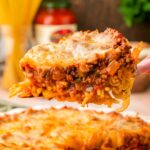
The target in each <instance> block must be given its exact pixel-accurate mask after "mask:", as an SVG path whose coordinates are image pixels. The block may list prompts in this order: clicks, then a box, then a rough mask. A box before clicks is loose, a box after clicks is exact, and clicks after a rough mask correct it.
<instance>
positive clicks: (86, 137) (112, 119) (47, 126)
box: [0, 108, 150, 150]
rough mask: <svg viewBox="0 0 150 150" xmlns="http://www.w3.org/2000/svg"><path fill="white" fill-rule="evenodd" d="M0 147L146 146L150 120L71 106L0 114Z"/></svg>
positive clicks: (80, 149) (130, 149) (87, 149)
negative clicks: (82, 109) (145, 120)
mask: <svg viewBox="0 0 150 150" xmlns="http://www.w3.org/2000/svg"><path fill="white" fill-rule="evenodd" d="M0 149H1V150H5V149H6V150H20V149H21V150H24V149H25V150H26V149H28V150H30V149H33V150H149V149H150V124H148V123H146V122H144V121H142V120H141V119H140V118H138V117H123V116H122V115H120V114H119V113H115V112H112V113H108V114H106V113H103V112H95V111H79V110H75V109H71V108H61V109H58V110H57V109H54V108H51V109H45V110H32V109H29V110H26V111H24V112H22V113H19V114H13V115H5V116H3V117H0Z"/></svg>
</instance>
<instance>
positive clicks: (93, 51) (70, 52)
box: [21, 29, 122, 65]
mask: <svg viewBox="0 0 150 150" xmlns="http://www.w3.org/2000/svg"><path fill="white" fill-rule="evenodd" d="M119 36H120V33H119V32H118V31H115V30H112V29H111V30H110V29H107V30H106V31H105V32H102V33H99V32H98V31H93V32H88V31H87V32H82V31H80V32H76V33H74V34H73V35H71V36H69V37H67V38H64V39H62V40H61V41H60V42H59V43H58V44H55V43H49V44H44V45H38V46H35V47H33V48H32V49H31V50H29V52H28V53H27V54H26V55H25V57H24V58H23V59H22V60H21V63H24V62H29V61H30V62H31V61H32V62H33V63H34V64H36V65H56V64H59V65H67V64H72V63H78V62H79V63H80V62H84V61H86V62H87V61H89V62H90V61H93V60H94V59H96V57H97V56H99V57H105V54H106V52H108V51H112V50H114V45H116V43H117V40H116V39H117V38H118V37H119ZM121 38H122V37H121ZM114 51H115V50H114Z"/></svg>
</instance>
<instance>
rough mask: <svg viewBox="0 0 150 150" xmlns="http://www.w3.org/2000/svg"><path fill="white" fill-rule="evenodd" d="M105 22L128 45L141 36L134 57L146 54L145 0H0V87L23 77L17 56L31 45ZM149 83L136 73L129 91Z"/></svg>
mask: <svg viewBox="0 0 150 150" xmlns="http://www.w3.org/2000/svg"><path fill="white" fill-rule="evenodd" d="M107 27H111V28H115V29H117V30H119V31H120V32H121V33H122V34H123V35H124V36H125V37H127V38H128V39H129V40H130V42H131V44H132V45H133V46H134V45H135V44H136V43H137V42H139V41H143V42H144V49H143V51H142V53H141V55H140V58H139V61H141V60H142V59H144V58H145V57H146V56H148V55H150V43H149V42H150V0H0V91H3V90H4V89H5V90H6V91H7V90H8V88H9V87H10V86H11V85H12V84H14V83H16V82H18V81H21V80H23V78H24V76H23V74H22V72H21V70H20V68H19V60H20V58H21V57H22V56H23V55H24V54H25V52H26V51H27V50H28V49H30V48H31V47H32V46H34V45H36V44H41V43H48V42H58V41H59V39H60V38H61V37H63V36H66V35H68V34H71V33H73V32H75V31H77V30H95V29H98V30H100V31H103V30H105V29H106V28H107ZM139 85H140V86H139ZM149 87H150V77H149V75H140V76H138V77H136V81H135V84H134V87H133V92H145V91H146V90H148V89H149ZM1 93H2V92H0V97H3V94H1ZM148 93H149V96H150V92H148Z"/></svg>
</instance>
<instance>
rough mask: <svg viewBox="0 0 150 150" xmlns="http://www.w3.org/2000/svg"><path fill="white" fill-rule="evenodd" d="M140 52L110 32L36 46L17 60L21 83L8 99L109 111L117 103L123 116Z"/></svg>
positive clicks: (79, 36) (76, 34)
mask: <svg viewBox="0 0 150 150" xmlns="http://www.w3.org/2000/svg"><path fill="white" fill-rule="evenodd" d="M140 49H141V47H140V46H137V47H135V48H134V49H132V47H131V45H130V43H129V41H128V40H127V39H126V38H125V37H123V35H122V34H121V33H119V32H118V31H116V30H114V29H110V28H108V29H106V30H105V31H104V32H101V33H100V32H99V31H97V30H96V31H85V32H83V31H80V32H76V33H74V34H72V35H70V36H69V37H66V38H63V39H62V40H61V41H60V42H59V43H58V44H55V43H49V44H44V45H37V46H35V47H33V48H31V49H30V50H29V51H28V52H27V53H26V55H25V56H24V57H23V58H22V59H21V61H20V65H21V68H22V70H23V72H24V74H25V76H26V80H25V81H23V82H21V83H19V84H16V85H14V86H12V88H11V89H10V95H11V96H13V95H15V94H17V93H19V96H20V97H33V96H34V97H36V96H43V97H45V98H46V99H52V98H55V99H57V100H60V101H65V100H67V101H77V102H79V103H81V104H82V105H83V106H84V105H85V104H88V103H96V104H105V105H107V106H109V107H111V106H112V104H114V103H119V102H120V100H121V101H122V107H121V108H120V109H119V111H122V110H124V109H125V108H127V106H128V105H129V100H130V91H131V88H132V84H133V81H134V77H135V72H136V64H137V58H138V55H139V52H140ZM131 50H132V52H131Z"/></svg>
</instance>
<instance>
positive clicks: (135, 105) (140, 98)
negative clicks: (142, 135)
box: [0, 89, 150, 117]
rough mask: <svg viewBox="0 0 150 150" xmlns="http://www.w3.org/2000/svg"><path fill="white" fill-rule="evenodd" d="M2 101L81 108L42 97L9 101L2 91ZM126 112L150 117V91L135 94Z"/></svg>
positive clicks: (26, 104) (6, 94)
mask: <svg viewBox="0 0 150 150" xmlns="http://www.w3.org/2000/svg"><path fill="white" fill-rule="evenodd" d="M0 99H2V100H6V101H7V102H11V103H14V104H17V105H22V106H27V107H33V106H43V107H47V106H56V105H57V106H58V105H59V106H62V105H67V106H71V107H80V105H79V104H77V103H68V102H65V103H62V102H57V101H55V100H51V101H47V100H43V99H42V98H41V97H38V98H25V99H20V98H18V97H14V98H11V99H9V98H8V91H5V90H2V89H0ZM89 106H90V107H96V108H99V109H102V107H100V106H95V105H89ZM126 111H135V112H138V113H140V114H141V115H145V116H149V117H150V89H149V90H148V91H146V92H143V93H133V94H132V95H131V103H130V106H129V107H128V109H127V110H126Z"/></svg>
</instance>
